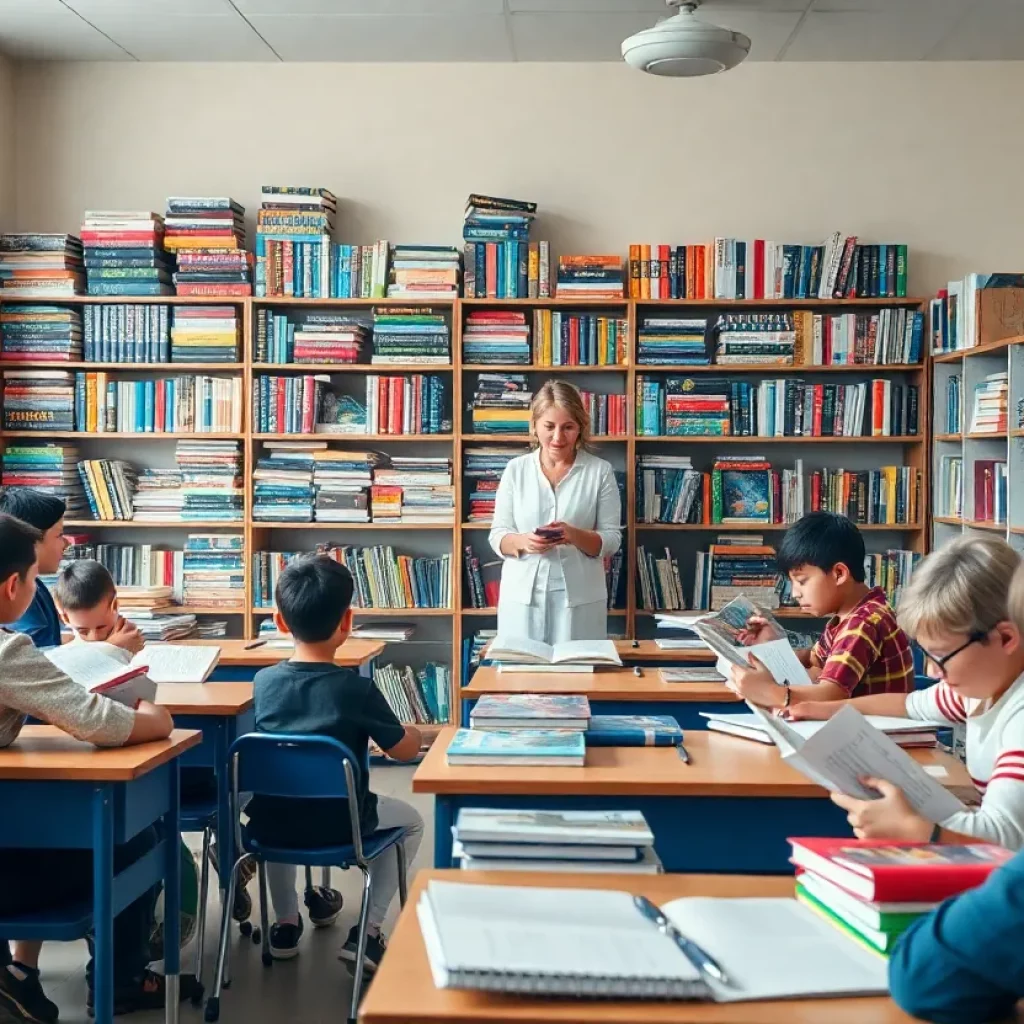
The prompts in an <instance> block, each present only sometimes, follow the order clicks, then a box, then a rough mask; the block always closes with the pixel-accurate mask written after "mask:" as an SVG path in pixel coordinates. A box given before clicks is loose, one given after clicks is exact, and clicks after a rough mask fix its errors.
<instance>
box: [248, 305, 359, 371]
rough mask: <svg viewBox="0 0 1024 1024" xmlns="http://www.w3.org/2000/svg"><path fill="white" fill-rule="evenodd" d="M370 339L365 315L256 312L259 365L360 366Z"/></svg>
mask: <svg viewBox="0 0 1024 1024" xmlns="http://www.w3.org/2000/svg"><path fill="white" fill-rule="evenodd" d="M369 336H370V328H369V324H368V323H367V321H366V317H365V315H355V316H353V315H352V314H350V313H336V312H331V311H330V310H316V311H311V312H308V313H299V314H297V316H296V317H295V319H292V317H290V316H289V315H288V314H286V313H275V312H273V311H272V310H269V309H257V310H256V348H255V361H256V362H257V363H319V364H327V363H358V362H360V361H361V359H362V354H363V350H364V348H365V345H366V341H367V339H368V338H369Z"/></svg>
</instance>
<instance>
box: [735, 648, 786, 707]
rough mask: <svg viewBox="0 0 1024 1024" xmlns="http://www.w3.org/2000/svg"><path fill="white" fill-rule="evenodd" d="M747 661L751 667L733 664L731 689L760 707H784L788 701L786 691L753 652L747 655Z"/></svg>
mask: <svg viewBox="0 0 1024 1024" xmlns="http://www.w3.org/2000/svg"><path fill="white" fill-rule="evenodd" d="M747 661H748V662H749V663H750V666H749V668H744V667H742V666H740V665H733V666H731V672H730V680H729V686H730V689H732V690H733V691H734V692H736V693H738V694H739V695H740V696H741V697H743V698H744V700H749V701H750V702H751V704H757V705H758V706H759V707H768V708H770V707H782V706H783V705H784V704H785V702H786V691H785V690H784V689H783V688H782V687H781V686H779V684H778V683H776V682H775V677H774V676H773V675H772V674H771V672H769V671H768V669H767V668H765V666H764V665H763V664H762V663H761V662H760V661H759V660H758V659H757V658H756V657H755V656H754V655H753V654H748V655H747Z"/></svg>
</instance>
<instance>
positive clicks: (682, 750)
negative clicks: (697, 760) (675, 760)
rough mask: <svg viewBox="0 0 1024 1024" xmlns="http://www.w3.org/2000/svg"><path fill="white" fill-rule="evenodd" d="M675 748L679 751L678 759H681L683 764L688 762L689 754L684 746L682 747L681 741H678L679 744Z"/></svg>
mask: <svg viewBox="0 0 1024 1024" xmlns="http://www.w3.org/2000/svg"><path fill="white" fill-rule="evenodd" d="M676 750H677V751H678V752H679V760H680V761H682V762H683V764H689V763H690V755H689V753H688V752H687V750H686V747H684V746H683V745H682V743H680V744H679V746H677V747H676Z"/></svg>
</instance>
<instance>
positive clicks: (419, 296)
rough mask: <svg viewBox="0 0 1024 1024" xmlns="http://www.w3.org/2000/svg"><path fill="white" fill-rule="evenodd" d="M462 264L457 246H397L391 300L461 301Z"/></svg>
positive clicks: (392, 266) (392, 272)
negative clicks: (460, 280)
mask: <svg viewBox="0 0 1024 1024" xmlns="http://www.w3.org/2000/svg"><path fill="white" fill-rule="evenodd" d="M461 269H462V261H461V258H460V257H459V250H458V249H457V248H456V247H455V246H454V245H393V246H392V247H391V267H390V274H389V276H388V292H387V294H388V298H389V299H411V300H412V301H414V302H420V301H422V300H423V299H457V298H458V297H459V277H460V273H459V272H460V270H461Z"/></svg>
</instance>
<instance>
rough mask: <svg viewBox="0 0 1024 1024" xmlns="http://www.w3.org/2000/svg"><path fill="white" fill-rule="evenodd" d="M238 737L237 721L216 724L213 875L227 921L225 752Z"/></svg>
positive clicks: (230, 834)
mask: <svg viewBox="0 0 1024 1024" xmlns="http://www.w3.org/2000/svg"><path fill="white" fill-rule="evenodd" d="M237 735H238V719H237V718H221V719H219V720H218V722H217V742H216V744H215V746H214V750H215V754H214V756H215V757H216V759H217V874H218V875H219V876H220V907H221V913H222V914H224V915H225V917H230V915H231V909H232V908H231V906H230V905H229V904H228V893H229V891H230V885H229V883H230V881H231V869H232V868H233V867H234V864H235V856H236V854H235V823H234V822H233V821H232V820H231V799H230V797H231V777H230V772H229V770H228V751H230V750H231V744H232V743H234V742H235V738H236V737H237ZM223 984H224V987H225V988H227V987H228V986H229V985H230V984H231V943H230V942H229V943H228V946H227V952H226V955H225V959H224V982H223Z"/></svg>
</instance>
